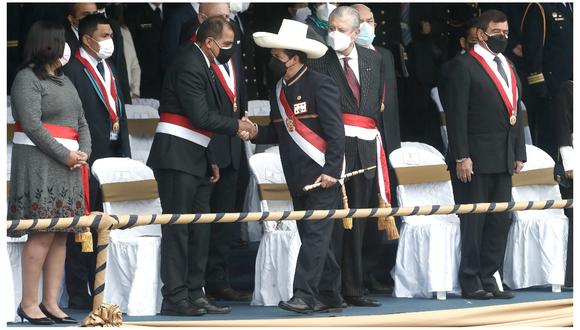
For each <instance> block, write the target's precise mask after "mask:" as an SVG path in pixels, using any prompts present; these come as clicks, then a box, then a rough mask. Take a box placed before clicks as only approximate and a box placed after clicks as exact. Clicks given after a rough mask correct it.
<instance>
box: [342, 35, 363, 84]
mask: <svg viewBox="0 0 580 330" xmlns="http://www.w3.org/2000/svg"><path fill="white" fill-rule="evenodd" d="M336 55H337V56H338V61H339V62H340V66H341V67H342V70H343V71H344V58H345V57H347V56H348V58H350V60H349V61H348V65H349V66H350V68H351V69H352V72H354V76H355V77H356V80H357V81H358V83H359V85H360V77H359V73H358V72H359V68H358V52H357V50H356V45H355V46H354V47H352V50H351V51H350V54H348V55H343V54H342V53H340V52H336Z"/></svg>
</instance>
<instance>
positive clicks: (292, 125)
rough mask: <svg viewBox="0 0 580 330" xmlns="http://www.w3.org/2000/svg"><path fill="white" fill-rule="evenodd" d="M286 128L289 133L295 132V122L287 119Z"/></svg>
mask: <svg viewBox="0 0 580 330" xmlns="http://www.w3.org/2000/svg"><path fill="white" fill-rule="evenodd" d="M286 127H287V128H288V131H290V132H294V121H293V120H292V119H290V118H286Z"/></svg>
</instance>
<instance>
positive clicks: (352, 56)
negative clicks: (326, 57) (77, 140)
mask: <svg viewBox="0 0 580 330" xmlns="http://www.w3.org/2000/svg"><path fill="white" fill-rule="evenodd" d="M336 56H338V59H339V60H342V59H343V58H345V57H346V56H347V55H343V54H342V53H341V52H336ZM348 58H350V59H351V60H354V61H355V62H357V61H358V51H357V50H356V45H354V46H353V47H352V50H351V51H350V54H348Z"/></svg>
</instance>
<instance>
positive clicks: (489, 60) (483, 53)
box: [473, 44, 517, 104]
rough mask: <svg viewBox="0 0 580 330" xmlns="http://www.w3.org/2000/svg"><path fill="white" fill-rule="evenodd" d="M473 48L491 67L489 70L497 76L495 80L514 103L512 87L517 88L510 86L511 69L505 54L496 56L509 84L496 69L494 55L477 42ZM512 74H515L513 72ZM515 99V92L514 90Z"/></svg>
mask: <svg viewBox="0 0 580 330" xmlns="http://www.w3.org/2000/svg"><path fill="white" fill-rule="evenodd" d="M473 50H474V51H475V52H476V53H477V54H478V55H480V56H481V57H482V58H483V59H484V60H485V62H486V63H487V65H489V67H490V68H491V71H492V72H493V73H494V74H495V76H496V77H497V80H499V82H500V83H501V86H502V87H503V90H504V91H505V93H506V94H507V98H508V100H509V101H510V103H511V104H514V100H513V91H512V88H517V87H516V86H512V83H511V77H510V72H511V70H512V69H511V67H510V66H509V64H508V61H507V59H506V58H505V56H503V54H501V53H499V54H497V56H498V57H499V58H500V60H501V66H502V67H503V70H504V71H505V73H506V75H507V78H508V79H509V80H510V84H509V86H508V84H507V83H506V81H505V80H504V79H503V77H502V76H501V75H500V74H499V71H498V70H497V63H496V62H495V61H494V60H493V59H494V58H495V56H496V55H493V54H492V53H491V52H490V51H488V50H487V49H485V48H483V47H482V46H481V45H479V44H476V45H475V46H474V47H473ZM514 74H515V72H514ZM516 100H517V92H516Z"/></svg>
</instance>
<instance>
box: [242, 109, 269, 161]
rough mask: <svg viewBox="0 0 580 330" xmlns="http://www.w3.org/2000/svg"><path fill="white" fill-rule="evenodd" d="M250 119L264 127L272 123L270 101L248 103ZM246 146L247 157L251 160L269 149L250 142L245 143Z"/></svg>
mask: <svg viewBox="0 0 580 330" xmlns="http://www.w3.org/2000/svg"><path fill="white" fill-rule="evenodd" d="M246 116H248V118H249V119H250V120H251V121H252V122H254V123H256V124H258V125H262V126H266V125H268V124H269V123H270V101H269V100H252V101H248V112H247V113H246ZM244 144H245V146H246V157H248V159H250V157H252V155H254V154H256V153H259V152H261V151H263V150H264V149H266V148H267V146H265V145H255V144H253V143H252V142H250V141H245V142H244Z"/></svg>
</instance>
